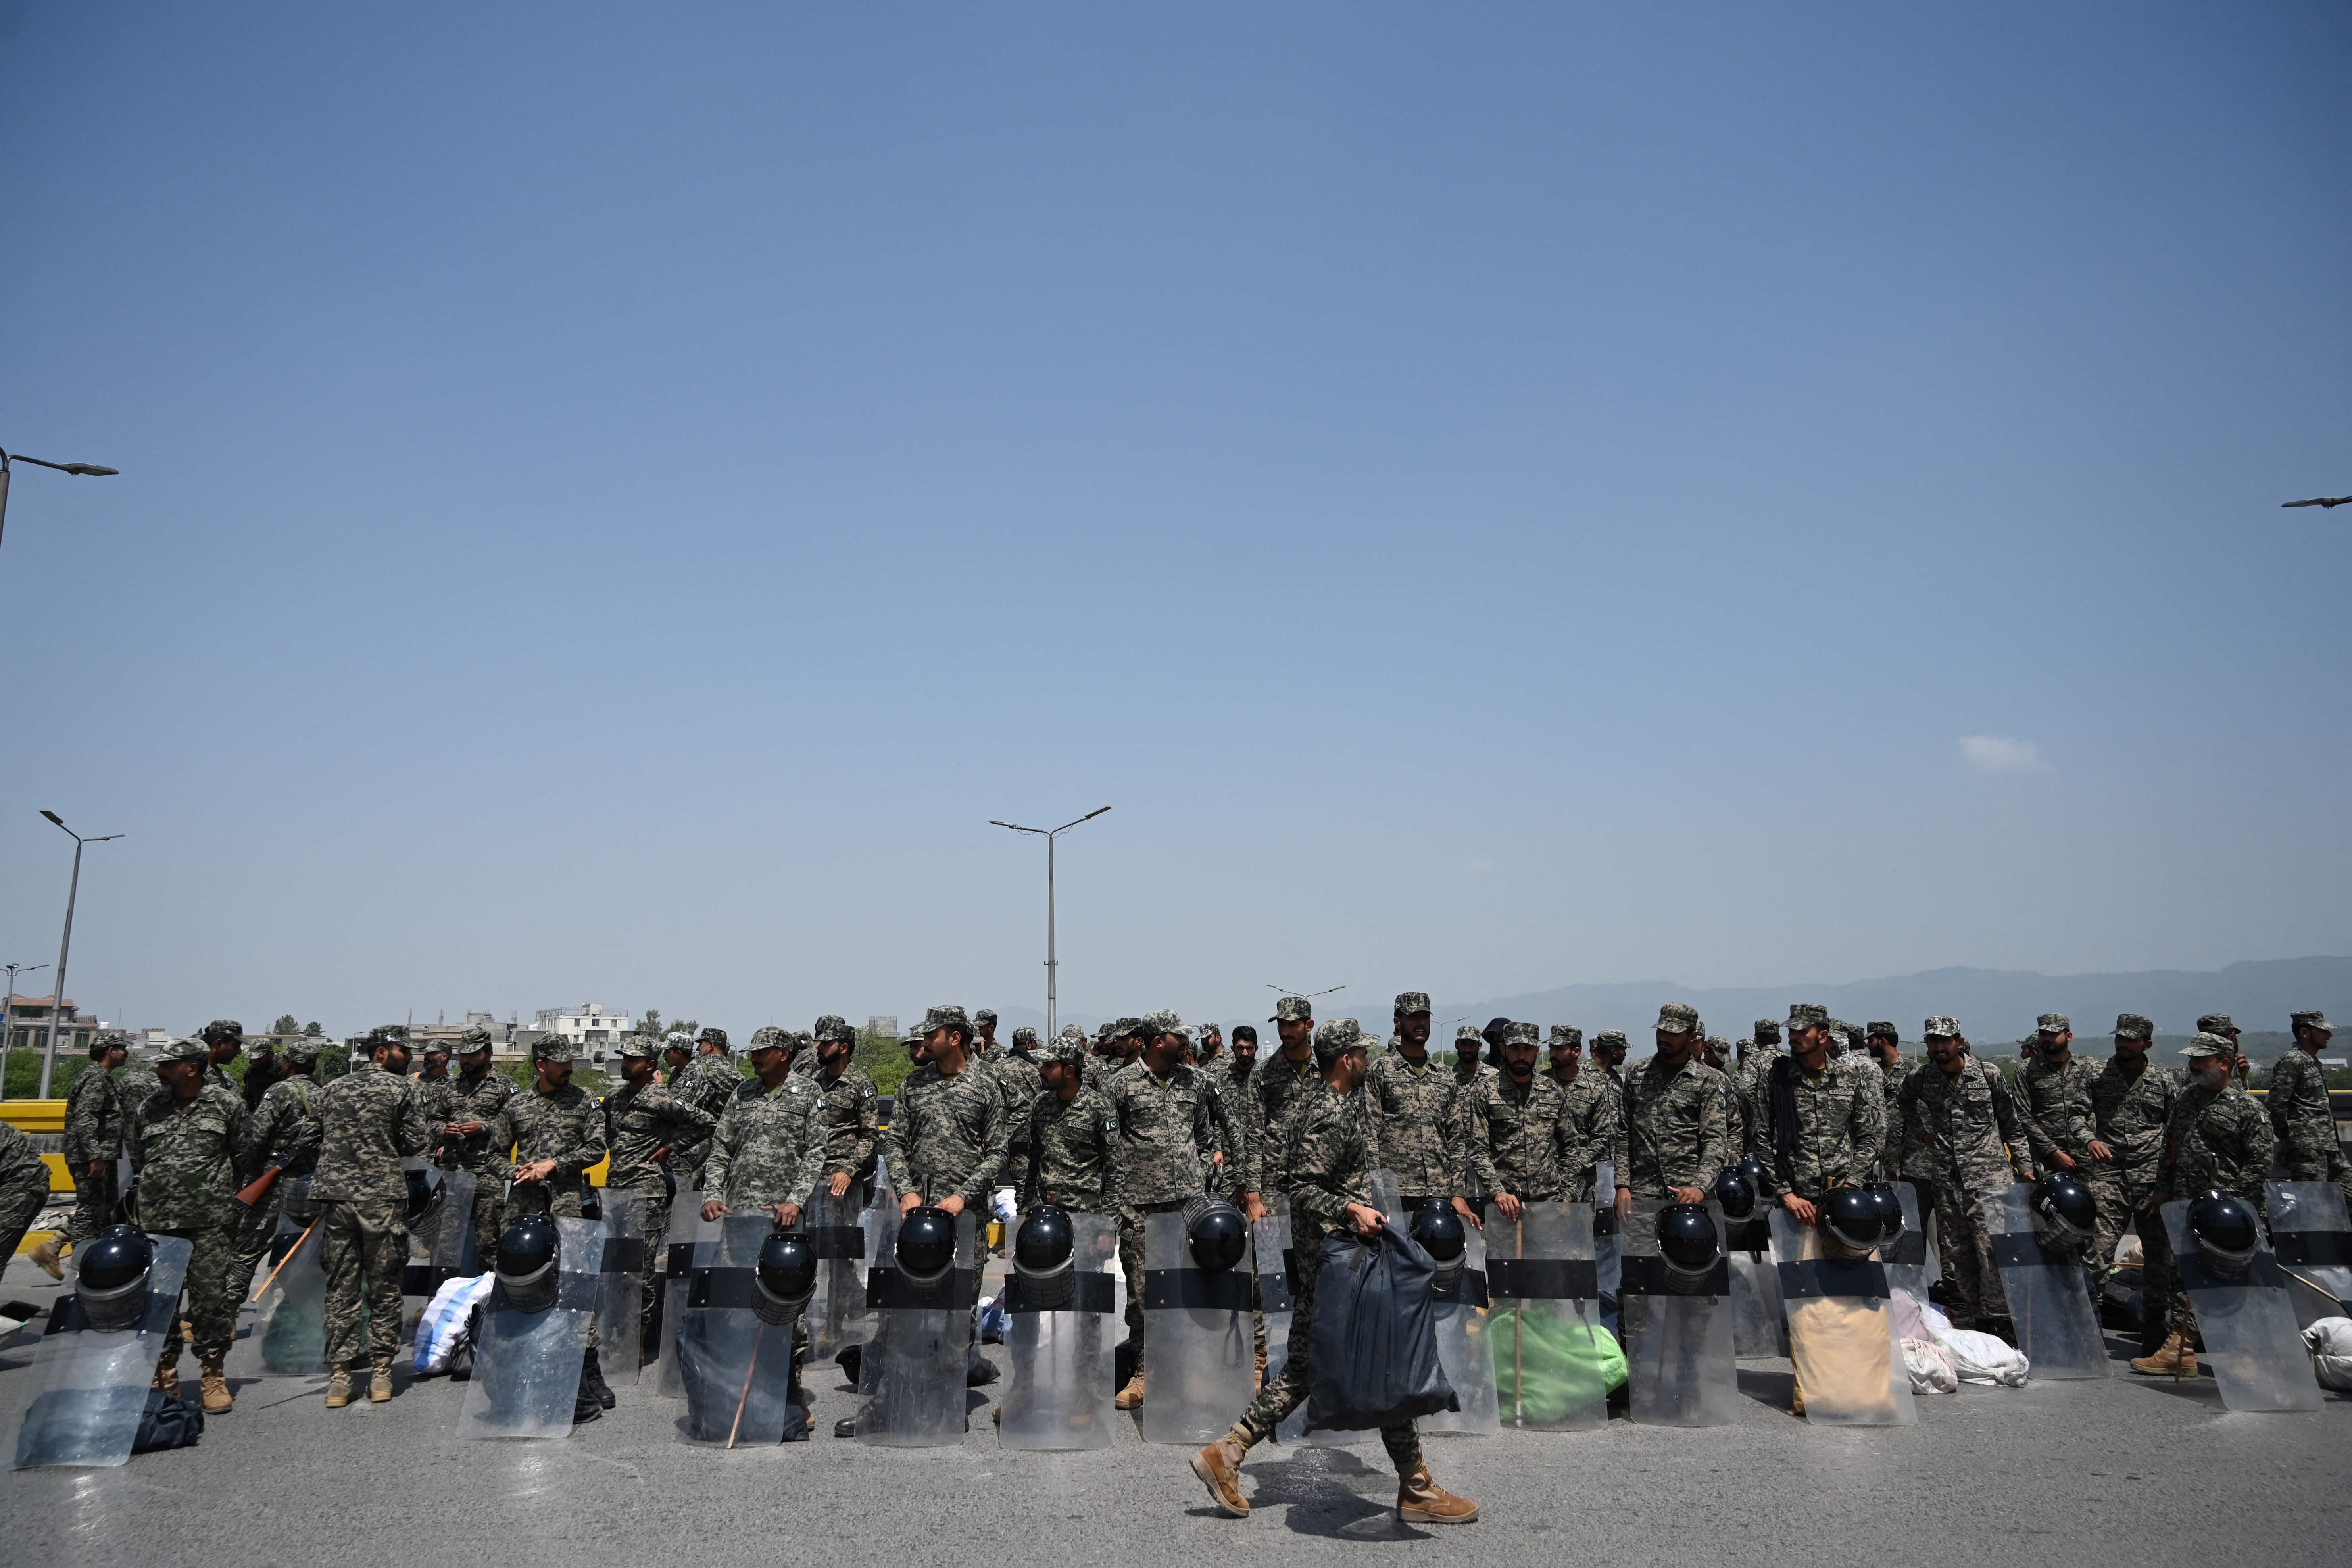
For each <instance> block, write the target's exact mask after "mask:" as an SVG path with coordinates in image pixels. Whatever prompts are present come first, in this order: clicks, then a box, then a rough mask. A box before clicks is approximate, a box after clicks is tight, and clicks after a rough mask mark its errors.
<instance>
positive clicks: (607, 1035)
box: [539, 1002, 636, 1061]
mask: <svg viewBox="0 0 2352 1568" xmlns="http://www.w3.org/2000/svg"><path fill="white" fill-rule="evenodd" d="M635 1026H636V1020H635V1019H634V1018H632V1017H631V1016H629V1015H628V1014H626V1013H615V1012H614V1011H612V1010H611V1009H610V1008H607V1007H606V1006H604V1004H602V1003H600V1002H583V1003H582V1004H580V1005H579V1007H578V1008H577V1009H576V1010H574V1011H572V1012H566V1011H564V1010H563V1009H562V1008H561V1007H542V1008H541V1009H540V1010H539V1028H540V1031H541V1033H542V1034H551V1035H561V1036H562V1037H564V1038H565V1039H567V1040H570V1041H571V1042H572V1044H573V1045H575V1046H584V1047H587V1049H588V1054H589V1055H590V1056H591V1057H593V1058H595V1059H597V1060H599V1061H602V1060H603V1059H604V1053H605V1051H606V1050H608V1049H609V1048H610V1047H613V1046H615V1045H617V1044H619V1043H620V1039H621V1037H622V1036H624V1035H625V1034H627V1033H628V1032H629V1031H630V1030H631V1029H633V1028H635Z"/></svg>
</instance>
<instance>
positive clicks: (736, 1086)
mask: <svg viewBox="0 0 2352 1568" xmlns="http://www.w3.org/2000/svg"><path fill="white" fill-rule="evenodd" d="M748 1081H749V1080H748V1079H745V1078H744V1076H743V1072H742V1069H741V1068H738V1067H737V1066H736V1065H735V1058H732V1057H726V1056H721V1055H719V1053H718V1052H716V1051H705V1052H703V1053H702V1054H701V1055H700V1056H698V1057H696V1058H694V1059H693V1060H691V1061H689V1062H688V1063H687V1064H686V1065H685V1066H684V1067H682V1068H678V1069H677V1076H676V1077H674V1078H672V1079H670V1080H669V1082H668V1084H667V1085H666V1086H665V1087H666V1088H667V1089H668V1090H669V1097H670V1098H671V1099H672V1100H677V1102H678V1103H679V1104H681V1105H691V1106H693V1107H694V1108H695V1109H696V1110H700V1111H703V1112H705V1113H706V1114H708V1115H709V1116H710V1117H711V1118H713V1119H714V1121H715V1120H716V1119H717V1118H718V1117H719V1116H722V1115H724V1114H725V1113H726V1110H727V1107H728V1105H729V1104H730V1102H731V1101H732V1100H734V1098H735V1096H736V1094H737V1092H738V1091H739V1090H740V1089H742V1087H743V1085H744V1084H745V1083H746V1082H748Z"/></svg>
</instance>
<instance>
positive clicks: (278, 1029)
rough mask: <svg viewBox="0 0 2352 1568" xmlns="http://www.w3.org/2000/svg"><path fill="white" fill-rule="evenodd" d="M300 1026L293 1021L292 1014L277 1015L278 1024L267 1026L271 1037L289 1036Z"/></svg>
mask: <svg viewBox="0 0 2352 1568" xmlns="http://www.w3.org/2000/svg"><path fill="white" fill-rule="evenodd" d="M299 1028H301V1025H299V1024H298V1023H296V1022H295V1021H294V1015H293V1014H291V1013H280V1014H278V1022H276V1023H275V1024H272V1025H270V1026H269V1032H270V1033H271V1034H273V1035H290V1034H293V1033H294V1032H295V1031H296V1030H298V1029H299Z"/></svg>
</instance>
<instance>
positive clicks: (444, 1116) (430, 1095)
mask: <svg viewBox="0 0 2352 1568" xmlns="http://www.w3.org/2000/svg"><path fill="white" fill-rule="evenodd" d="M485 1032H486V1033H487V1031H485ZM455 1088H456V1086H455V1085H453V1084H452V1083H451V1082H450V1081H449V1042H448V1041H446V1040H434V1041H431V1042H429V1043H428V1044H427V1045H426V1046H425V1066H424V1067H423V1068H420V1069H419V1070H418V1072H417V1075H416V1095H417V1103H418V1104H419V1105H422V1106H423V1107H424V1108H425V1121H428V1122H430V1123H431V1124H432V1127H433V1141H434V1142H436V1143H438V1142H440V1141H441V1128H442V1126H443V1125H444V1124H445V1123H446V1122H447V1121H448V1120H449V1104H450V1097H451V1095H452V1093H453V1092H454V1090H455Z"/></svg>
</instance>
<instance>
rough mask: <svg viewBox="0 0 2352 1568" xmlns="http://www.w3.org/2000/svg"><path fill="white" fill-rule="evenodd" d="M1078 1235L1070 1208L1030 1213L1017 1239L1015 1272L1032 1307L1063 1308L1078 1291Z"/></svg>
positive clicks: (1014, 1262)
mask: <svg viewBox="0 0 2352 1568" xmlns="http://www.w3.org/2000/svg"><path fill="white" fill-rule="evenodd" d="M1077 1261H1078V1260H1077V1236H1076V1232H1074V1231H1073V1230H1072V1229H1071V1228H1070V1215H1069V1211H1067V1210H1066V1209H1059V1208H1056V1207H1055V1206H1054V1205H1052V1204H1046V1205H1043V1206H1041V1207H1038V1208H1034V1209H1032V1210H1030V1211H1029V1217H1028V1218H1026V1219H1024V1220H1023V1221H1022V1222H1021V1228H1020V1230H1019V1231H1017V1232H1015V1233H1014V1235H1013V1275H1014V1277H1015V1278H1017V1279H1019V1280H1020V1281H1021V1290H1022V1294H1023V1295H1024V1296H1025V1297H1027V1298H1028V1300H1029V1302H1030V1304H1031V1305H1033V1306H1036V1307H1042V1308H1054V1307H1059V1306H1061V1305H1062V1304H1063V1303H1065V1302H1066V1301H1067V1300H1069V1299H1070V1296H1071V1294H1072V1292H1074V1291H1075V1290H1076V1289H1077Z"/></svg>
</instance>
